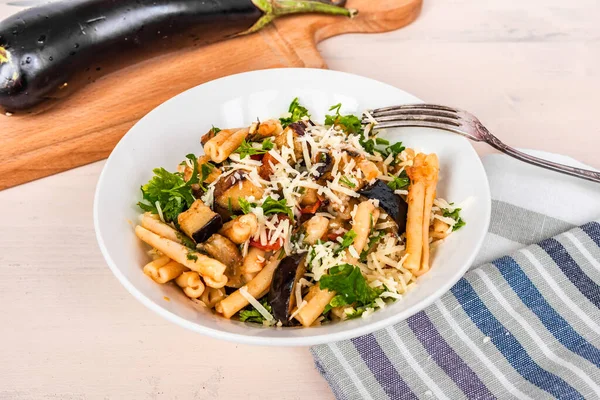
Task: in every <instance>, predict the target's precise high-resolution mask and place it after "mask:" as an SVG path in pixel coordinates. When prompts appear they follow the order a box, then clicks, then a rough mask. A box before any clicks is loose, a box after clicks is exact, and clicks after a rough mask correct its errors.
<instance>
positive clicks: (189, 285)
mask: <svg viewBox="0 0 600 400" xmlns="http://www.w3.org/2000/svg"><path fill="white" fill-rule="evenodd" d="M175 283H176V284H177V286H179V287H180V288H182V289H183V293H185V295H186V296H187V297H189V298H192V299H197V298H198V297H200V296H202V293H204V289H205V286H204V284H203V283H202V280H201V279H200V275H198V273H197V272H195V271H189V272H184V273H183V274H181V275H179V276H178V277H177V278H176V279H175Z"/></svg>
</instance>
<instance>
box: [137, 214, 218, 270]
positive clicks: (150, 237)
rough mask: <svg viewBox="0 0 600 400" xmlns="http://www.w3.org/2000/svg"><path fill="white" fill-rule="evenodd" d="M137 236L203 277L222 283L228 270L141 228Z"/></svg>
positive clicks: (209, 259) (202, 255) (214, 261)
mask: <svg viewBox="0 0 600 400" xmlns="http://www.w3.org/2000/svg"><path fill="white" fill-rule="evenodd" d="M135 234H136V235H137V237H139V238H140V239H141V240H142V241H144V242H146V243H148V244H149V245H150V246H152V247H154V248H155V249H157V250H158V251H160V252H161V253H163V254H164V255H166V256H167V257H169V258H170V259H172V260H174V261H177V262H178V263H180V264H183V265H184V266H186V267H188V268H189V269H191V270H192V271H196V272H198V273H199V274H200V275H201V276H202V277H208V278H210V279H212V280H214V281H221V280H222V278H223V273H224V272H225V269H226V268H227V267H226V266H225V265H224V264H222V263H220V262H219V261H217V260H215V259H213V258H210V257H207V256H205V255H204V254H200V253H198V252H197V251H193V250H191V249H189V248H187V247H185V246H183V245H181V244H179V243H177V242H174V241H172V240H169V239H166V238H163V237H160V236H158V235H157V234H155V233H153V232H150V231H149V230H147V229H146V228H143V227H141V226H139V225H138V226H136V227H135Z"/></svg>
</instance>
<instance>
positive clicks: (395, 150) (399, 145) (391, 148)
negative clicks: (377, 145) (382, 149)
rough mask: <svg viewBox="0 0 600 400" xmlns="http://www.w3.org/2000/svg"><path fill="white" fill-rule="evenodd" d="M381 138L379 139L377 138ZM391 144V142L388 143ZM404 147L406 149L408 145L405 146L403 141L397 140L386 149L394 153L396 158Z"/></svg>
mask: <svg viewBox="0 0 600 400" xmlns="http://www.w3.org/2000/svg"><path fill="white" fill-rule="evenodd" d="M377 140H379V139H377ZM388 144H389V143H388ZM404 149H406V147H404V145H403V144H402V142H397V143H394V144H393V145H391V146H389V147H388V148H387V149H386V150H387V151H388V152H389V153H391V154H393V155H394V158H395V157H396V156H397V155H398V154H400V153H402V152H403V151H404Z"/></svg>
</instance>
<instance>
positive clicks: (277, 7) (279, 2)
mask: <svg viewBox="0 0 600 400" xmlns="http://www.w3.org/2000/svg"><path fill="white" fill-rule="evenodd" d="M252 3H254V5H255V6H256V7H258V9H259V10H261V11H262V12H263V16H262V17H261V18H260V19H259V20H258V21H257V22H256V23H255V24H254V25H252V26H251V27H250V29H248V30H247V31H245V32H242V33H240V34H239V35H238V36H241V35H247V34H249V33H254V32H258V31H259V30H261V29H262V28H264V27H265V26H267V25H268V24H270V23H271V22H272V21H273V20H274V19H276V18H277V17H280V16H283V15H290V14H306V13H317V14H328V15H340V16H344V17H349V18H354V17H355V16H356V15H357V14H358V10H355V9H353V8H344V7H340V6H337V5H335V4H333V3H324V2H322V1H318V0H252Z"/></svg>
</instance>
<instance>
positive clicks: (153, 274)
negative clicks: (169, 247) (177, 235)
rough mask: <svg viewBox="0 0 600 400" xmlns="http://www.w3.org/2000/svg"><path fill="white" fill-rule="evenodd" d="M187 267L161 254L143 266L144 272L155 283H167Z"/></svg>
mask: <svg viewBox="0 0 600 400" xmlns="http://www.w3.org/2000/svg"><path fill="white" fill-rule="evenodd" d="M185 271H187V268H186V267H184V266H183V265H181V264H179V263H178V262H176V261H173V260H171V259H170V258H169V257H166V256H163V257H160V258H157V259H156V260H154V261H152V262H149V263H148V264H146V265H145V266H144V274H146V275H148V276H149V277H150V278H152V280H153V281H154V282H156V283H167V282H169V281H172V280H173V279H175V278H177V277H178V276H180V275H181V274H182V273H183V272H185Z"/></svg>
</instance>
